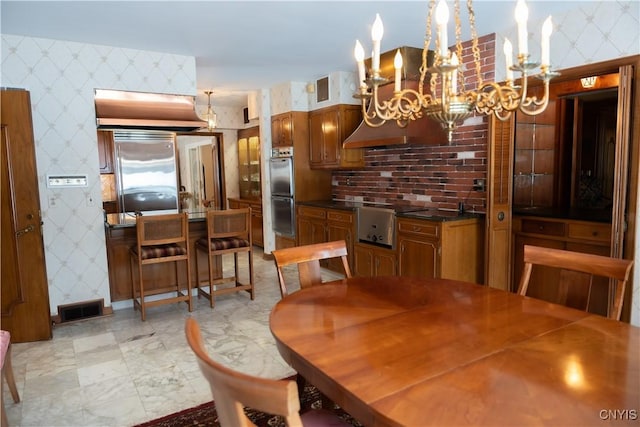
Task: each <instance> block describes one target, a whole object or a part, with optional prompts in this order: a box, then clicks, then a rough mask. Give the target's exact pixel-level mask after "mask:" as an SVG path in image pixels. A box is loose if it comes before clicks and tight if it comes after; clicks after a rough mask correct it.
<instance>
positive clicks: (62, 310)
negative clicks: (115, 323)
mask: <svg viewBox="0 0 640 427" xmlns="http://www.w3.org/2000/svg"><path fill="white" fill-rule="evenodd" d="M103 302H104V300H95V301H87V302H81V303H77V304H69V305H64V306H62V305H60V306H58V315H59V316H60V323H65V322H72V321H74V320H81V319H88V318H90V317H96V316H102V307H103Z"/></svg>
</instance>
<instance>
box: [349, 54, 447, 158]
mask: <svg viewBox="0 0 640 427" xmlns="http://www.w3.org/2000/svg"><path fill="white" fill-rule="evenodd" d="M398 49H400V52H401V53H402V60H403V69H402V88H403V89H406V88H411V89H415V90H417V89H418V82H419V80H420V66H421V65H422V49H421V48H416V47H407V46H403V47H400V48H398ZM398 49H393V50H391V51H388V52H385V53H383V54H381V55H380V75H381V76H382V77H386V78H388V79H389V83H388V84H386V85H384V86H381V87H380V88H379V91H378V93H379V96H380V97H381V98H382V99H387V98H390V97H391V95H392V94H393V78H394V73H395V69H394V67H393V59H394V56H395V54H396V51H397V50H398ZM433 54H434V52H433V51H429V54H428V57H427V65H428V66H431V64H432V63H433ZM365 67H366V69H367V70H369V69H370V67H371V58H369V59H367V60H366V62H365ZM425 80H426V83H425V84H426V85H428V84H429V83H428V81H429V76H428V75H427V76H426V79H425ZM426 89H428V86H427V87H426ZM371 108H372V106H371V105H370V106H369V109H371ZM409 144H424V145H429V144H431V145H439V144H447V134H446V132H445V131H444V129H442V126H440V124H438V123H436V122H434V121H433V120H430V119H429V118H427V117H422V118H421V119H419V120H415V121H412V122H410V123H409V124H408V125H407V126H406V127H404V128H401V127H400V126H398V125H397V123H396V122H395V121H390V122H387V123H385V124H384V125H382V126H380V127H377V128H374V127H370V126H368V125H367V124H366V123H365V122H364V121H363V122H362V123H360V125H359V126H358V127H357V128H356V130H355V131H353V133H352V134H351V135H349V137H348V138H347V139H345V141H344V143H343V147H344V148H366V147H387V146H395V145H409Z"/></svg>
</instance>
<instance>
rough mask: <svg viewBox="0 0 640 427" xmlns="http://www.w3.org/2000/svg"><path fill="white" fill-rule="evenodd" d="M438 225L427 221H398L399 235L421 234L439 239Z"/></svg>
mask: <svg viewBox="0 0 640 427" xmlns="http://www.w3.org/2000/svg"><path fill="white" fill-rule="evenodd" d="M439 228H440V227H439V226H438V224H434V223H432V222H426V221H406V220H399V221H398V232H399V233H411V234H419V235H421V236H429V237H438V234H439V232H438V229H439Z"/></svg>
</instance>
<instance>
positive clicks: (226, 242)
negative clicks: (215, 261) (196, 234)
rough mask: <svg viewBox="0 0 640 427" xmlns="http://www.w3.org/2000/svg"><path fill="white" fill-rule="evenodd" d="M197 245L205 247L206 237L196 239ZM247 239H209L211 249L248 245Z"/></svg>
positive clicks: (219, 249)
mask: <svg viewBox="0 0 640 427" xmlns="http://www.w3.org/2000/svg"><path fill="white" fill-rule="evenodd" d="M197 245H198V246H201V247H203V248H206V247H207V239H206V238H202V239H199V240H198V241H197ZM250 245H251V244H250V243H249V241H248V240H246V239H240V238H237V237H228V238H226V239H211V250H214V251H222V250H225V249H236V248H245V247H248V246H250Z"/></svg>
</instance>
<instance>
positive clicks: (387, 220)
mask: <svg viewBox="0 0 640 427" xmlns="http://www.w3.org/2000/svg"><path fill="white" fill-rule="evenodd" d="M395 236H396V212H395V210H394V209H391V208H381V207H371V206H362V207H359V208H358V241H359V242H363V243H373V244H376V245H380V246H384V247H387V248H393V247H394V245H395V240H396V239H395Z"/></svg>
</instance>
